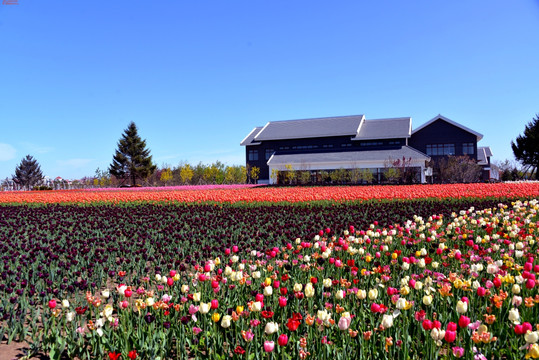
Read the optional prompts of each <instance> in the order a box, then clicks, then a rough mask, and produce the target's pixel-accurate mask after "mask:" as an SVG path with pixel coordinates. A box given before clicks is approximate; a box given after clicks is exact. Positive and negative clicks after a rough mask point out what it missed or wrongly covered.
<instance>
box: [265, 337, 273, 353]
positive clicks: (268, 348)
mask: <svg viewBox="0 0 539 360" xmlns="http://www.w3.org/2000/svg"><path fill="white" fill-rule="evenodd" d="M274 348H275V343H274V342H273V341H269V340H266V341H264V351H265V352H272V351H273V349H274Z"/></svg>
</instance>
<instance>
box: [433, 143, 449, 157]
mask: <svg viewBox="0 0 539 360" xmlns="http://www.w3.org/2000/svg"><path fill="white" fill-rule="evenodd" d="M427 155H429V156H430V155H434V156H436V155H455V144H428V145H427Z"/></svg>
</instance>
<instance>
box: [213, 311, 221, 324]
mask: <svg viewBox="0 0 539 360" xmlns="http://www.w3.org/2000/svg"><path fill="white" fill-rule="evenodd" d="M211 319H212V321H213V322H218V321H219V319H221V315H220V314H219V313H216V312H215V313H213V314H212V316H211Z"/></svg>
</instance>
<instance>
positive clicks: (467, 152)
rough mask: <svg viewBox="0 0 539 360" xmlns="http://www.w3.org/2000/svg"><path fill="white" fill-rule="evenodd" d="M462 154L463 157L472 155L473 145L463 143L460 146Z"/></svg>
mask: <svg viewBox="0 0 539 360" xmlns="http://www.w3.org/2000/svg"><path fill="white" fill-rule="evenodd" d="M462 153H463V154H464V155H473V154H474V146H473V143H464V144H462Z"/></svg>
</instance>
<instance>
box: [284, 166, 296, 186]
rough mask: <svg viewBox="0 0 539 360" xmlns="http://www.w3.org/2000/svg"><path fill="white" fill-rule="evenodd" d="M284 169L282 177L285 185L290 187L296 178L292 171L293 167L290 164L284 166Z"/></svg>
mask: <svg viewBox="0 0 539 360" xmlns="http://www.w3.org/2000/svg"><path fill="white" fill-rule="evenodd" d="M284 168H285V171H284V177H285V180H286V183H287V184H290V185H291V184H293V183H294V181H295V180H296V176H297V174H296V170H294V167H293V166H292V165H291V164H286V165H285V166H284Z"/></svg>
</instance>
